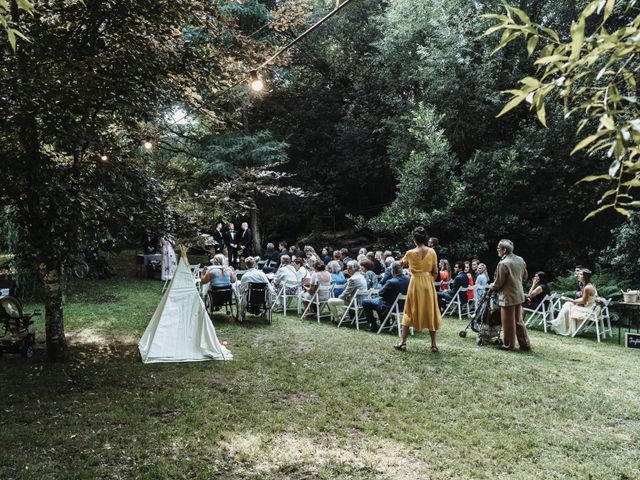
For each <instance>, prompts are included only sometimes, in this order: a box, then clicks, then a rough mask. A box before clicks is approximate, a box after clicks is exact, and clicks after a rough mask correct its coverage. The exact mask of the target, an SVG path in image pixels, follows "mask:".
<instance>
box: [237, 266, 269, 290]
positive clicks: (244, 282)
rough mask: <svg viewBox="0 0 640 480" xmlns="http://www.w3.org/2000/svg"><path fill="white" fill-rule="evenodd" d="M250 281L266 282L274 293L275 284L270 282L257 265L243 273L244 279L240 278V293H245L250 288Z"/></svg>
mask: <svg viewBox="0 0 640 480" xmlns="http://www.w3.org/2000/svg"><path fill="white" fill-rule="evenodd" d="M250 283H266V284H267V286H268V288H269V291H270V292H271V293H274V290H273V285H271V283H270V282H269V279H268V278H267V275H266V274H265V273H264V272H263V271H262V270H258V269H257V268H255V267H254V268H250V269H249V270H247V271H246V272H244V275H242V279H240V295H243V294H244V293H245V292H246V291H247V290H248V289H249V284H250Z"/></svg>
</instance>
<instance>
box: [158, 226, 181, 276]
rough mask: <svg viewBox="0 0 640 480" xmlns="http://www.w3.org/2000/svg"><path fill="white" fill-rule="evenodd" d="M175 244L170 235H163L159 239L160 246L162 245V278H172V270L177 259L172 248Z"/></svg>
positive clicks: (174, 269) (173, 270)
mask: <svg viewBox="0 0 640 480" xmlns="http://www.w3.org/2000/svg"><path fill="white" fill-rule="evenodd" d="M174 245H175V243H174V241H173V239H172V238H171V237H170V236H168V235H167V236H165V237H162V238H161V239H160V246H161V247H162V263H161V265H162V277H161V278H162V280H165V281H166V280H170V279H171V278H173V272H175V271H176V268H177V267H178V261H177V259H176V252H175V250H174V249H173V246H174Z"/></svg>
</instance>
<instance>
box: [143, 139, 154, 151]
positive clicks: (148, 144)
mask: <svg viewBox="0 0 640 480" xmlns="http://www.w3.org/2000/svg"><path fill="white" fill-rule="evenodd" d="M142 146H143V147H144V148H145V150H151V149H152V148H153V143H151V142H150V141H149V140H146V141H145V142H144V143H143V144H142Z"/></svg>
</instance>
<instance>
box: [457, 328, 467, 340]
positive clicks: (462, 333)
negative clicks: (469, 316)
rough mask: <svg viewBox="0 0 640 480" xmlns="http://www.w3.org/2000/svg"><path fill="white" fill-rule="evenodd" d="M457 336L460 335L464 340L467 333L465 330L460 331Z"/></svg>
mask: <svg viewBox="0 0 640 480" xmlns="http://www.w3.org/2000/svg"><path fill="white" fill-rule="evenodd" d="M458 335H460V336H461V337H462V338H466V337H467V331H466V330H460V332H458Z"/></svg>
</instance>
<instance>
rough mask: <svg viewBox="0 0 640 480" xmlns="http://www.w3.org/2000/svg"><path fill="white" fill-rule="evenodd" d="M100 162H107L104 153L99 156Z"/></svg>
mask: <svg viewBox="0 0 640 480" xmlns="http://www.w3.org/2000/svg"><path fill="white" fill-rule="evenodd" d="M100 160H102V161H103V162H106V161H107V160H109V157H107V156H106V155H105V154H104V153H103V154H102V155H100Z"/></svg>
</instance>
